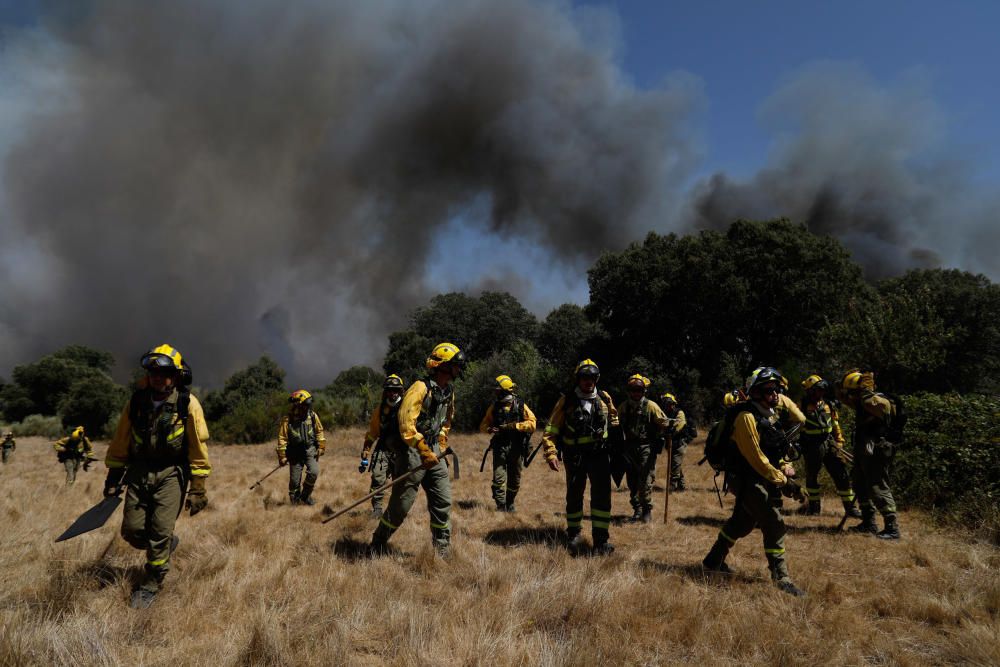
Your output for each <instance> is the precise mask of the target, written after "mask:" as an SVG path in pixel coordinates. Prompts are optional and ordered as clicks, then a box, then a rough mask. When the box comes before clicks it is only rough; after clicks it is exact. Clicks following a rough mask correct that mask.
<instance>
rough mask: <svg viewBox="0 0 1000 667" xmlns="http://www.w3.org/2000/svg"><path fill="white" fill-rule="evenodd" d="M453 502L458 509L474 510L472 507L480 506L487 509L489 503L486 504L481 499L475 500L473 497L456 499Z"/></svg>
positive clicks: (477, 507)
mask: <svg viewBox="0 0 1000 667" xmlns="http://www.w3.org/2000/svg"><path fill="white" fill-rule="evenodd" d="M455 504H456V505H457V506H458V508H459V509H463V510H474V509H480V508H483V509H488V508H489V505H487V504H486V503H484V502H483V501H481V500H475V499H472V500H458V501H455Z"/></svg>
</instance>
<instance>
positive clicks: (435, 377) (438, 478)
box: [370, 343, 465, 558]
mask: <svg viewBox="0 0 1000 667" xmlns="http://www.w3.org/2000/svg"><path fill="white" fill-rule="evenodd" d="M426 366H427V371H428V375H427V377H426V378H424V379H422V380H417V381H416V382H414V383H413V384H411V385H410V387H409V389H407V390H406V393H405V394H404V395H403V401H402V405H400V407H399V435H400V437H401V438H402V440H403V443H404V444H405V445H406V446H405V447H403V448H402V451H401V452H400V454H401V455H400V456H397V457H396V460H395V462H394V468H393V476H394V477H398V476H400V475H402V474H403V473H405V472H407V471H409V470H412V469H413V468H415V467H418V466H421V467H422V468H423V470H420V471H418V472H417V473H415V474H413V475H410V476H409V477H407V478H406V480H405V481H402V482H400V483H399V484H396V485H395V486H394V487H392V495H391V496H389V506H388V507H387V508H386V510H385V512H384V513H383V514H382V517H381V518H380V519H379V525H378V527H376V528H375V532H374V533H373V534H372V541H371V545H370V549H371V551H372V553H373V554H376V555H377V554H380V553H385V552H386V551H387V549H388V547H387V543H388V541H389V538H390V537H392V535H393V533H395V532H396V530H398V529H399V527H400V526H401V525H402V523H403V521H404V520H405V519H406V515H407V514H408V513H409V511H410V508H411V507H412V506H413V501H414V500H416V498H417V490H418V489H419V488H420V487H423V489H424V493H426V494H427V510H428V512H429V513H430V527H431V539H432V541H433V544H434V549H435V551H436V552H437V554H438V555H439V556H441V557H442V558H447V557H448V554H449V549H450V545H451V525H450V523H449V519H450V517H451V480H450V479H449V478H448V466H447V464H446V463H445V460H444V459H443V458H442V457H443V456H444V454H445V453H446V452H447V451H448V434H449V433H450V432H451V420H452V418H453V417H454V415H455V387H454V384H453V382H454V381H455V380H456V379H457V378H458V377H459V375H461V373H462V369H463V368H464V367H465V354H464V353H463V352H462V351H461V350H459V349H458V347H457V346H456V345H453V344H452V343H440V344H438V345H436V346H435V347H434V349H433V350H432V351H431V353H430V356H428V357H427V362H426Z"/></svg>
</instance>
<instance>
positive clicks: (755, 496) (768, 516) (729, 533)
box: [705, 475, 788, 580]
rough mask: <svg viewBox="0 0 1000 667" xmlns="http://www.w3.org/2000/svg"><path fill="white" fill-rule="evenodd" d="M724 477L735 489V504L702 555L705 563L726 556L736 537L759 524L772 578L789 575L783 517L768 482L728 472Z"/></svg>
mask: <svg viewBox="0 0 1000 667" xmlns="http://www.w3.org/2000/svg"><path fill="white" fill-rule="evenodd" d="M727 481H728V483H729V488H730V489H731V490H732V491H734V492H735V493H736V505H735V506H734V507H733V514H732V516H731V517H729V520H728V521H726V523H725V524H724V525H723V526H722V530H720V531H719V536H718V537H717V538H716V539H715V544H714V545H712V549H711V550H710V551H709V552H708V556H706V557H705V564H706V565H709V566H711V567H718V565H719V564H721V563H722V562H724V561H725V560H726V556H727V555H728V554H729V550H730V549H731V548H732V546H733V545H734V544H736V540H738V539H740V538H741V537H746V536H747V535H749V534H750V533H751V531H753V529H754V528H760V532H761V533H762V534H763V536H764V554H765V555H766V556H767V567H768V569H769V570H771V578H773V579H775V580H781V579H786V578H788V565H787V564H786V563H785V521H784V519H782V518H781V513H780V512H779V511H778V508H776V507H774V505H773V503H772V502H771V498H770V496H771V492H770V488H769V487H770V485H769V484H767V483H766V482H765V481H764V480H762V479H752V478H751V479H741V478H739V477H737V476H735V475H730V476H729V479H728V480H727Z"/></svg>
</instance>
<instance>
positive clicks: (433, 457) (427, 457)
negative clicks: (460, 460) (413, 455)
mask: <svg viewBox="0 0 1000 667" xmlns="http://www.w3.org/2000/svg"><path fill="white" fill-rule="evenodd" d="M417 452H418V453H419V454H420V465H422V466H423V467H424V470H430V469H431V468H433V467H434V466H436V465H437V464H438V457H437V454H435V453H434V451H433V450H432V449H431V448H430V447H428V446H427V443H426V442H424V441H423V440H421V441H420V443H419V444H418V445H417ZM443 453H444V452H442V454H443Z"/></svg>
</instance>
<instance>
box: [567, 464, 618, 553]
mask: <svg viewBox="0 0 1000 667" xmlns="http://www.w3.org/2000/svg"><path fill="white" fill-rule="evenodd" d="M583 447H585V446H583V445H572V446H569V447H566V448H565V449H564V450H563V463H565V464H566V532H567V533H568V534H569V536H570V538H572V537H574V536H575V535H578V534H579V533H580V528H581V526H582V524H583V494H584V492H585V491H586V490H587V480H588V479H590V529H591V534H592V535H593V538H594V544H595V545H597V544H603V543H604V542H607V541H608V526H609V525H610V524H611V456H610V453H609V451H608V449H607V448H606V447H601V448H588V449H584V448H583Z"/></svg>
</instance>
